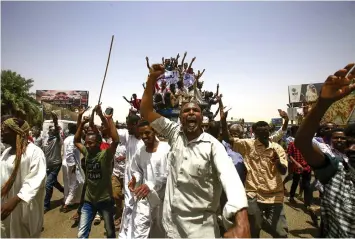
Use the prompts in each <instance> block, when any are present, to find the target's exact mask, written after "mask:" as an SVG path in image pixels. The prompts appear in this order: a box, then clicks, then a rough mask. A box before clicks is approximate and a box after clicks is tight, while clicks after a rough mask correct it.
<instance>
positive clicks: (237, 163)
mask: <svg viewBox="0 0 355 239" xmlns="http://www.w3.org/2000/svg"><path fill="white" fill-rule="evenodd" d="M222 144H223V146H224V147H225V148H226V151H227V154H228V156H229V157H230V158H231V159H232V161H233V164H234V167H235V168H236V169H237V172H238V174H239V177H240V180H241V181H242V183H243V184H244V182H245V178H246V174H247V171H246V167H245V165H244V159H243V156H242V155H241V154H240V153H237V152H235V151H233V150H232V149H231V146H230V144H228V143H227V142H225V141H222Z"/></svg>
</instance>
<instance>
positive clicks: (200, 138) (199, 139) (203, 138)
mask: <svg viewBox="0 0 355 239" xmlns="http://www.w3.org/2000/svg"><path fill="white" fill-rule="evenodd" d="M180 134H182V135H184V139H185V140H186V142H187V144H193V143H199V142H211V141H210V140H209V139H208V137H206V136H207V133H205V132H202V134H200V135H199V136H198V137H197V138H195V139H193V140H190V141H189V140H188V139H187V137H186V135H185V133H184V131H183V130H182V127H180Z"/></svg>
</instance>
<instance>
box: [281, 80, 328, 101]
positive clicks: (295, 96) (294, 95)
mask: <svg viewBox="0 0 355 239" xmlns="http://www.w3.org/2000/svg"><path fill="white" fill-rule="evenodd" d="M322 85H323V83H315V84H302V85H290V86H288V96H289V102H290V103H302V102H307V103H312V102H315V101H316V100H317V99H318V97H319V93H320V90H321V88H322Z"/></svg>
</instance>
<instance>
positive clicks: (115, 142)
mask: <svg viewBox="0 0 355 239" xmlns="http://www.w3.org/2000/svg"><path fill="white" fill-rule="evenodd" d="M101 114H102V112H101ZM104 118H105V117H104ZM105 122H106V124H107V127H108V129H109V130H110V136H111V139H112V142H111V144H110V147H109V148H108V152H109V153H110V154H111V155H112V156H114V155H115V153H116V149H117V146H118V144H119V142H120V138H119V137H118V132H117V129H116V125H115V123H114V122H113V119H112V115H106V118H105ZM112 159H114V157H112Z"/></svg>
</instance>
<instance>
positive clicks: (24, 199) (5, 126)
mask: <svg viewBox="0 0 355 239" xmlns="http://www.w3.org/2000/svg"><path fill="white" fill-rule="evenodd" d="M2 122H3V123H2V125H1V140H2V142H3V143H4V144H7V145H10V147H8V148H7V149H6V150H5V151H4V152H3V153H2V155H1V159H0V163H1V167H0V170H1V237H2V238H16V237H17V238H20V237H22V238H36V237H37V238H38V237H40V234H41V230H42V226H43V202H44V200H43V199H44V194H45V187H44V185H45V179H46V160H45V157H44V154H43V152H42V150H41V149H40V148H39V147H37V146H35V145H34V144H33V143H28V140H27V139H28V132H29V128H30V127H29V125H28V123H27V122H26V121H23V120H21V119H16V118H9V119H7V120H5V121H2Z"/></svg>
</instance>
